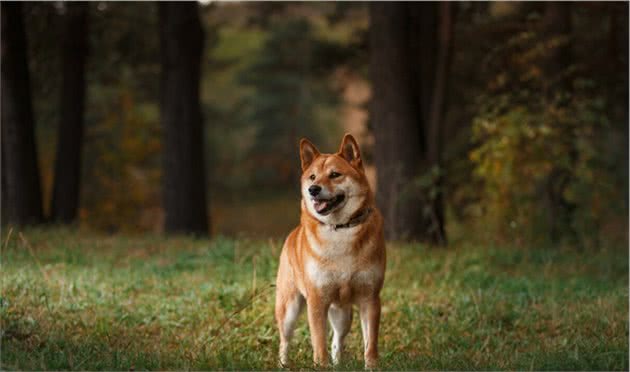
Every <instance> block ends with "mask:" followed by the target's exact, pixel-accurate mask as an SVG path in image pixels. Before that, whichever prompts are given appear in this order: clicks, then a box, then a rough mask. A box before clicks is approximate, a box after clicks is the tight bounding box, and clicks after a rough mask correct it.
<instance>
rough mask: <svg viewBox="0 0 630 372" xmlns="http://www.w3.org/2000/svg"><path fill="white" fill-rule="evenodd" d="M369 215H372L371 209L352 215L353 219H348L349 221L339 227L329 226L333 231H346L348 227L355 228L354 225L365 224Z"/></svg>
mask: <svg viewBox="0 0 630 372" xmlns="http://www.w3.org/2000/svg"><path fill="white" fill-rule="evenodd" d="M370 213H372V208H370V207H367V208H365V209H364V210H362V211H361V212H360V213H359V214H356V215H354V216H353V217H351V218H350V221H348V222H346V223H344V224H340V225H331V226H332V228H333V230H338V229H347V228H350V227H355V226H356V225H358V224H360V223H363V222H365V220H367V218H368V216H369V215H370Z"/></svg>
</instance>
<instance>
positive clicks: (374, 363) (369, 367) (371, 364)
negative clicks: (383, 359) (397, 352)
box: [365, 359, 378, 371]
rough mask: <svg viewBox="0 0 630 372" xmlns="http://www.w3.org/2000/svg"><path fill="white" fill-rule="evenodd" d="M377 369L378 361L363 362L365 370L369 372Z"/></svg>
mask: <svg viewBox="0 0 630 372" xmlns="http://www.w3.org/2000/svg"><path fill="white" fill-rule="evenodd" d="M377 368H378V360H376V359H366V360H365V370H366V371H371V370H375V369H377Z"/></svg>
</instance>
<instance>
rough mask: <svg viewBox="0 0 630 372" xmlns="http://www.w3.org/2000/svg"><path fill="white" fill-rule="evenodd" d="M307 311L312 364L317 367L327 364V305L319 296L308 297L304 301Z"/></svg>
mask: <svg viewBox="0 0 630 372" xmlns="http://www.w3.org/2000/svg"><path fill="white" fill-rule="evenodd" d="M306 304H307V310H308V326H309V329H310V331H311V344H312V345H313V362H315V364H316V365H319V366H326V365H327V364H328V351H327V349H326V316H327V314H328V307H329V304H328V303H326V302H325V301H323V299H322V298H321V297H320V296H317V295H310V296H308V299H307V300H306Z"/></svg>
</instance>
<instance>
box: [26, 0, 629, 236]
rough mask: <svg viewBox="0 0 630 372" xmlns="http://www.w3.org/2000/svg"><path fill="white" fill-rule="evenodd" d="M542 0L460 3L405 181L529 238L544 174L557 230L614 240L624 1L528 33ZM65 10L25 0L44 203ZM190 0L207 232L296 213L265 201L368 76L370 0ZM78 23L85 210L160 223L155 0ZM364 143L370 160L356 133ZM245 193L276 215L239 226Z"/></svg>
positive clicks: (576, 10) (474, 223)
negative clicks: (561, 34)
mask: <svg viewBox="0 0 630 372" xmlns="http://www.w3.org/2000/svg"><path fill="white" fill-rule="evenodd" d="M544 9H545V4H544V3H529V2H461V3H457V17H456V19H455V30H454V44H453V61H452V66H451V69H450V70H451V74H450V76H449V79H450V82H449V89H448V97H447V111H446V113H445V120H444V126H443V129H442V130H443V133H444V146H443V148H444V151H443V154H442V157H443V159H444V164H443V165H442V167H441V168H439V169H433V170H431V171H430V172H428V173H427V174H425V175H423V176H421V177H419V178H418V179H417V182H416V183H415V184H413V185H409V189H410V190H413V191H414V192H419V193H421V194H422V195H423V197H425V198H427V199H428V200H433V198H435V195H436V194H437V192H438V191H442V194H443V195H444V198H445V202H446V203H447V206H448V215H447V218H449V221H448V222H447V228H449V229H450V227H448V226H449V225H450V226H453V228H457V227H455V226H468V227H469V230H470V231H474V234H473V235H479V236H480V237H483V238H488V239H491V240H492V239H496V240H502V241H511V242H519V243H522V244H525V243H531V242H533V243H541V244H542V243H546V239H548V237H549V221H548V219H549V213H548V210H547V209H546V204H545V201H544V198H543V197H542V196H543V193H542V190H543V189H544V188H545V187H546V186H548V184H549V182H548V180H549V179H553V178H554V177H557V178H556V179H557V180H558V181H557V182H558V184H559V186H561V187H558V188H559V189H561V190H562V191H561V195H562V199H563V202H566V203H567V206H568V208H569V210H570V213H568V216H569V217H568V218H567V219H566V220H565V221H560V222H559V225H560V226H561V229H562V230H563V231H562V232H563V234H562V238H563V239H564V240H565V242H566V243H568V244H574V243H575V244H581V245H583V246H595V245H598V244H600V243H604V242H603V241H602V240H606V239H608V240H611V239H612V240H616V241H621V242H626V243H627V213H628V195H627V193H626V190H628V173H627V169H628V163H627V159H628V153H627V149H628V142H627V139H628V116H627V114H628V112H627V109H628V105H627V103H628V89H627V87H628V74H627V67H628V59H627V56H628V34H627V30H628V17H627V14H628V4H627V3H602V4H599V3H594V2H587V3H573V5H572V14H573V18H572V20H573V28H572V30H573V31H572V33H571V38H557V37H549V35H545V34H539V33H537V32H536V30H537V29H538V25H539V23H540V21H541V19H542V18H543V15H544ZM63 11H64V5H63V3H45V2H30V3H27V5H26V6H25V15H26V25H27V36H28V40H29V53H30V69H31V74H32V85H33V87H32V89H33V102H34V109H35V118H36V122H37V125H36V130H37V141H38V147H39V156H40V168H41V172H42V179H43V189H44V194H45V195H44V202H45V203H46V206H48V204H49V200H50V191H51V185H52V180H53V164H54V154H55V146H56V136H57V133H56V128H57V120H58V116H57V115H58V113H57V110H58V104H59V91H60V89H59V88H60V79H59V75H60V73H59V72H60V70H61V69H60V66H59V63H60V62H59V45H58V42H57V40H58V39H59V35H58V31H57V30H58V22H59V19H58V18H59V17H58V16H59V14H60V13H62V12H63ZM200 12H201V18H202V22H203V26H204V30H205V33H206V38H205V43H206V45H205V50H204V55H203V57H202V58H203V60H202V69H203V70H202V81H201V82H200V87H201V102H202V110H203V119H204V123H205V127H204V128H205V144H206V146H205V152H206V157H207V161H206V164H207V167H208V169H207V174H208V175H209V180H210V183H209V186H208V187H209V191H210V199H211V208H212V211H213V214H214V215H216V216H218V217H217V218H215V222H216V226H215V228H214V229H215V232H229V233H230V234H232V233H233V234H237V232H238V231H242V230H248V231H256V233H257V234H260V235H264V234H265V233H266V232H267V233H270V232H272V231H273V233H274V234H275V233H276V232H277V233H278V234H280V232H281V230H282V229H285V227H284V226H285V224H286V226H288V225H289V224H290V223H294V222H295V218H294V217H293V216H292V215H290V214H287V213H283V208H279V207H278V208H276V207H273V206H271V205H270V204H269V203H271V202H272V201H275V200H278V201H279V200H282V201H283V202H278V206H280V205H289V203H288V202H287V201H288V200H293V199H295V198H297V192H296V186H297V183H298V177H297V174H299V158H298V152H297V141H298V140H299V138H300V137H301V136H308V137H310V138H311V139H313V140H314V141H315V142H316V143H317V144H318V146H319V147H320V149H321V150H322V151H334V150H335V149H336V148H337V145H338V140H339V136H340V134H342V132H343V131H344V130H345V129H344V128H345V125H346V124H347V123H345V122H343V120H346V119H345V118H344V114H343V110H342V107H343V105H344V104H346V103H347V102H345V101H344V100H347V98H346V97H344V84H346V83H347V81H348V76H350V75H354V76H355V77H357V76H358V77H359V78H361V79H367V59H368V58H367V57H368V49H367V34H368V30H369V19H368V16H367V13H368V12H367V7H366V6H365V4H364V3H318V2H315V3H294V2H287V3H273V2H270V3H265V2H259V3H255V2H254V3H210V4H206V5H202V6H201V7H200ZM89 26H90V29H89V33H90V56H89V61H88V66H87V74H88V75H87V81H88V97H87V103H86V131H85V141H84V151H83V161H82V164H83V173H82V184H81V210H80V215H81V221H80V222H81V225H82V226H86V227H91V228H95V229H99V230H107V231H117V230H128V231H129V230H135V231H148V230H158V229H159V228H160V225H161V218H162V211H161V207H160V205H161V197H160V182H159V180H160V177H161V159H160V153H161V151H160V142H161V134H160V124H159V106H158V102H159V82H160V64H159V38H158V27H159V25H158V19H157V12H156V9H155V4H152V3H117V2H93V3H90V25H89ZM567 43H570V45H571V53H572V58H571V61H572V62H571V63H570V64H567V65H566V66H564V68H563V70H562V71H561V72H560V73H559V74H557V76H548V74H547V73H546V72H545V68H544V67H545V66H544V59H545V56H546V55H548V54H549V53H553V52H554V51H555V50H557V49H558V48H561V47H563V46H565V45H566V44H567ZM366 129H367V131H369V130H370V128H369V126H368V128H366ZM366 142H367V141H366ZM362 145H363V143H362ZM363 150H364V154H365V155H366V165H368V166H369V165H370V164H369V160H370V156H369V154H370V148H369V146H364V148H363ZM556 174H558V175H559V176H555V175H556ZM436 177H441V179H442V180H443V181H444V185H443V187H444V189H443V190H436V189H435V187H429V186H427V185H430V184H431V182H430V181H431V180H434V179H435V178H436ZM552 183H553V182H552ZM287 195H289V196H287ZM245 205H248V206H252V208H250V209H251V210H252V212H251V213H252V215H254V212H253V211H254V210H255V209H256V206H261V207H260V208H261V209H264V210H266V211H268V212H269V213H272V214H274V216H273V217H270V218H269V221H282V222H278V225H279V226H280V225H281V226H282V227H281V228H280V227H278V228H276V227H271V226H268V224H260V225H261V227H260V228H253V227H252V226H251V225H252V224H253V223H254V222H252V221H246V222H243V221H242V220H243V218H240V216H241V215H243V213H245V214H247V213H250V211H249V209H247V212H243V211H245V209H243V208H245V207H244V206H245ZM275 214H277V216H275ZM276 217H277V218H276ZM254 219H255V218H253V217H252V218H251V219H250V220H254ZM288 219H291V221H288ZM262 226H264V227H262Z"/></svg>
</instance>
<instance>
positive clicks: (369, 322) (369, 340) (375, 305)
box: [359, 295, 381, 369]
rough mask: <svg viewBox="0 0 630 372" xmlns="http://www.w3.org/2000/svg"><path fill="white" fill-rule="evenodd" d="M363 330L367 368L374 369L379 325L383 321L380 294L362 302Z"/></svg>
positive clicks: (376, 357)
mask: <svg viewBox="0 0 630 372" xmlns="http://www.w3.org/2000/svg"><path fill="white" fill-rule="evenodd" d="M359 312H360V315H361V331H363V345H364V347H365V354H364V355H365V368H366V369H374V368H376V365H377V363H378V327H379V325H380V321H381V299H380V297H379V295H376V296H375V297H373V298H370V299H367V300H365V301H364V302H362V303H361V305H360V309H359Z"/></svg>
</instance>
